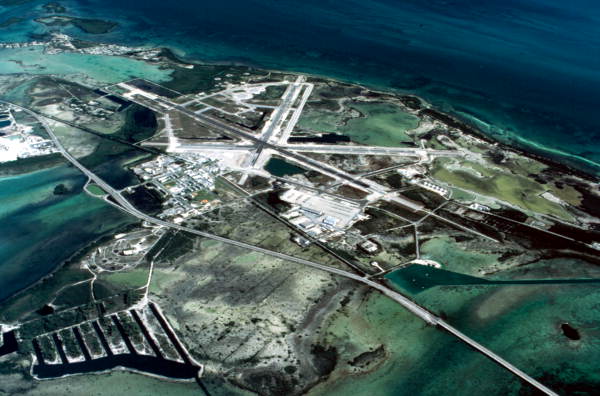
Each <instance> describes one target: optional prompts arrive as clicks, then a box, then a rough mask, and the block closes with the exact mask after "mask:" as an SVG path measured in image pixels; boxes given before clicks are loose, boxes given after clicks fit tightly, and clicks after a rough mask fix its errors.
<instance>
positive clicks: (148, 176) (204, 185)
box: [133, 153, 221, 222]
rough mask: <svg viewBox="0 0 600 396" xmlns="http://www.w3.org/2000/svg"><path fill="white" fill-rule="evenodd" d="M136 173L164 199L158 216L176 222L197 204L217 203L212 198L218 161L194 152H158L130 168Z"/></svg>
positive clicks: (190, 213)
mask: <svg viewBox="0 0 600 396" xmlns="http://www.w3.org/2000/svg"><path fill="white" fill-rule="evenodd" d="M133 171H134V172H135V174H136V175H137V177H138V178H139V179H140V180H141V181H143V182H145V183H146V184H148V185H151V186H152V187H153V188H154V189H155V190H156V191H158V192H159V193H160V194H161V195H162V197H163V198H164V199H165V201H164V203H163V206H164V208H165V209H164V210H163V211H162V212H161V214H160V215H159V217H161V218H174V221H175V222H182V221H183V220H184V219H186V218H188V217H191V216H194V215H197V214H198V213H199V209H200V208H204V209H206V207H207V206H210V205H215V204H218V203H219V202H218V200H215V199H212V198H213V196H212V194H211V191H212V190H213V189H214V179H215V176H217V175H218V174H219V173H220V172H221V169H220V167H219V165H218V162H216V161H213V160H209V159H207V158H206V157H204V156H201V155H199V154H195V153H186V154H182V155H180V156H178V157H171V156H164V155H161V156H159V157H158V158H156V159H154V160H152V161H148V162H144V163H143V164H141V165H138V166H136V167H134V168H133Z"/></svg>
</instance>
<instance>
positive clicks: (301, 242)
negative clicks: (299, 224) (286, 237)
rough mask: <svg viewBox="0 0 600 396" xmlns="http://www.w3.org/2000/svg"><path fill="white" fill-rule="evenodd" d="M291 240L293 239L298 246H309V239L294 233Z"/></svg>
mask: <svg viewBox="0 0 600 396" xmlns="http://www.w3.org/2000/svg"><path fill="white" fill-rule="evenodd" d="M292 241H294V242H295V243H296V244H298V246H300V247H303V248H305V247H308V246H310V241H309V240H308V239H306V238H304V237H303V236H300V235H295V236H294V237H293V238H292Z"/></svg>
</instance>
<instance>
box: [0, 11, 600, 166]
mask: <svg viewBox="0 0 600 396" xmlns="http://www.w3.org/2000/svg"><path fill="white" fill-rule="evenodd" d="M43 3H44V1H41V0H38V1H32V2H29V3H28V4H26V5H23V6H17V7H11V8H5V9H4V12H1V11H0V13H1V14H2V15H3V16H5V17H9V16H25V17H28V18H30V17H34V16H37V15H39V14H40V13H41V9H40V5H41V4H43ZM62 3H63V4H64V5H65V6H67V7H68V8H69V9H70V13H71V14H73V15H79V16H86V17H97V18H105V19H111V20H116V21H118V22H119V23H120V26H119V28H117V29H115V30H114V31H113V32H111V33H108V34H105V35H96V36H94V35H87V34H84V33H82V32H80V31H78V30H77V29H76V28H74V27H67V28H60V30H61V31H64V32H66V33H69V34H72V35H75V36H77V37H81V38H85V39H92V40H105V41H109V42H119V43H124V44H135V45H137V44H142V45H167V46H170V47H173V48H175V49H177V50H178V52H180V53H182V54H185V55H187V56H189V57H190V58H196V59H204V60H208V61H233V62H244V63H249V64H258V65H264V66H267V67H271V68H277V69H289V70H297V71H304V72H312V73H317V74H324V75H329V76H333V77H338V78H343V79H347V80H351V81H357V82H361V83H366V84H370V85H374V86H377V87H381V88H386V89H399V90H403V91H411V92H415V93H417V94H420V95H423V96H425V97H426V98H428V99H429V100H431V101H433V102H434V103H435V104H436V105H438V106H439V107H442V108H444V109H447V110H449V111H453V112H455V113H456V114H462V115H463V116H464V117H465V118H468V119H471V120H473V121H474V122H475V123H477V124H478V125H480V126H483V127H485V129H487V130H488V133H490V134H492V135H494V136H495V137H497V138H499V139H501V140H503V141H507V142H513V143H515V144H519V145H522V146H526V147H528V148H529V149H531V150H533V149H534V148H535V149H536V150H537V151H544V152H547V153H548V154H551V155H552V156H554V157H557V158H560V159H561V160H562V161H564V162H568V163H571V164H577V165H578V166H579V167H580V168H583V169H587V170H589V171H592V172H596V173H597V172H598V170H599V169H600V168H598V162H599V161H600V148H599V147H598V141H600V139H599V137H600V135H599V134H600V119H599V118H598V117H596V112H597V111H596V109H597V107H598V104H599V103H600V73H598V72H597V70H600V55H599V54H600V9H599V7H600V5H599V3H598V2H594V1H591V0H573V1H570V2H564V1H560V0H527V1H522V0H489V1H473V0H453V1H447V0H432V1H427V2H422V1H417V0H406V1H402V2H398V1H395V0H373V1H368V2H366V1H358V0H349V1H346V2H344V4H343V5H340V4H339V2H335V1H332V0H325V1H322V0H319V1H317V0H305V1H302V2H299V1H297V0H280V1H277V2H274V1H266V0H250V1H247V0H244V1H242V0H226V1H221V2H208V3H207V2H197V1H191V0H184V1H178V2H174V3H173V2H164V1H162V0H147V1H145V2H144V5H143V7H141V6H140V4H139V2H135V1H116V0H86V1H75V0H68V1H64V2H62ZM46 31H47V29H46V28H45V27H43V26H41V25H39V24H35V23H31V22H24V23H21V24H15V25H12V26H10V27H9V28H6V29H4V30H2V31H1V32H0V34H1V35H2V37H3V38H4V39H5V40H19V39H24V38H27V37H28V35H29V34H30V33H32V32H34V33H38V34H39V33H44V32H46Z"/></svg>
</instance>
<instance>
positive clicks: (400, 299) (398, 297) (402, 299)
mask: <svg viewBox="0 0 600 396" xmlns="http://www.w3.org/2000/svg"><path fill="white" fill-rule="evenodd" d="M0 102H1V101H0ZM1 103H6V102H1ZM6 104H9V105H13V106H14V107H18V108H21V109H22V110H24V111H26V112H27V113H29V114H31V115H32V116H34V117H35V118H36V119H37V120H39V122H40V123H41V124H42V125H43V127H44V128H45V129H46V131H47V132H48V135H49V136H50V137H51V139H52V141H53V142H54V144H55V145H56V147H57V149H58V150H59V151H60V152H61V153H62V155H63V156H64V157H65V158H66V159H67V160H68V161H69V162H71V163H72V164H73V165H74V166H75V167H77V168H78V169H79V170H80V171H81V172H82V173H84V174H85V175H86V176H88V177H89V178H90V179H91V180H93V181H94V182H95V183H96V184H97V185H98V186H100V187H101V188H102V189H103V190H104V191H105V192H106V193H107V194H108V195H110V196H111V197H112V198H113V199H114V201H115V203H116V205H115V203H113V202H111V201H109V200H107V202H109V203H111V204H113V205H115V206H117V207H118V208H120V209H121V210H123V211H125V212H127V213H129V214H131V215H132V216H135V217H137V218H139V219H140V220H144V221H147V222H149V223H152V224H156V225H161V226H164V227H169V228H171V229H176V230H180V231H184V232H188V233H191V234H194V235H198V236H201V237H205V238H208V239H212V240H215V241H219V242H222V243H226V244H230V245H233V246H237V247H240V248H244V249H248V250H252V251H256V252H259V253H262V254H265V255H268V256H272V257H275V258H278V259H281V260H285V261H290V262H294V263H298V264H302V265H306V266H308V267H311V268H315V269H318V270H321V271H326V272H328V273H331V274H334V275H338V276H343V277H346V278H349V279H352V280H355V281H357V282H359V283H362V284H364V285H366V286H368V287H370V288H373V289H375V290H378V291H379V292H381V293H382V294H384V295H385V296H387V297H389V298H391V299H392V300H394V301H395V302H397V303H398V304H400V305H402V306H403V307H404V308H405V309H407V310H408V311H409V312H411V313H413V314H414V315H416V316H417V317H419V318H420V319H421V320H423V321H424V322H426V323H427V324H429V325H432V326H436V327H438V328H440V329H443V330H445V331H447V332H448V333H450V334H451V335H453V336H455V337H456V338H458V339H459V340H460V341H462V342H464V343H465V344H467V345H469V346H470V347H472V348H473V349H475V350H477V351H478V352H480V353H481V354H483V355H485V356H486V357H488V358H490V359H491V360H493V361H494V362H496V363H497V364H499V365H500V366H502V367H504V368H506V369H507V370H509V371H510V372H512V373H513V374H514V375H516V376H518V377H519V378H521V379H522V380H523V381H525V382H527V383H528V384H530V385H531V386H533V387H535V388H536V389H538V390H539V391H541V392H543V393H544V394H546V395H551V396H558V395H557V393H555V392H554V391H552V390H551V389H549V388H548V387H546V386H545V385H543V384H542V383H540V382H538V381H537V380H535V379H534V378H532V377H530V376H529V375H527V374H526V373H525V372H523V371H521V370H520V369H519V368H517V367H516V366H514V365H512V364H511V363H509V362H508V361H506V360H505V359H503V358H502V357H501V356H499V355H497V354H495V353H494V352H492V351H491V350H489V349H488V348H486V347H484V346H483V345H481V344H479V343H478V342H477V341H475V340H473V339H472V338H470V337H468V336H467V335H465V334H464V333H462V332H461V331H459V330H458V329H456V328H455V327H453V326H451V325H450V324H449V323H447V322H445V321H444V320H442V319H441V318H439V317H438V316H436V315H434V314H433V313H431V312H429V311H428V310H427V309H425V308H424V307H421V306H420V305H418V304H417V303H415V302H414V301H412V300H410V299H409V298H408V297H406V296H404V295H402V294H400V293H398V292H396V291H394V290H391V289H390V288H388V287H386V286H384V285H383V284H380V283H378V282H375V281H373V280H371V279H369V278H367V277H364V276H361V275H357V274H355V273H352V272H349V271H344V270H341V269H337V268H333V267H329V266H326V265H323V264H319V263H315V262H313V261H309V260H305V259H302V258H298V257H294V256H290V255H287V254H284V253H279V252H275V251H271V250H268V249H264V248H261V247H258V246H254V245H250V244H248V243H244V242H239V241H235V240H232V239H229V238H225V237H221V236H218V235H214V234H210V233H206V232H203V231H199V230H195V229H193V228H189V227H186V226H182V225H179V224H175V223H170V222H167V221H164V220H161V219H157V218H154V217H152V216H148V215H146V214H145V213H143V212H141V211H139V210H138V209H137V208H135V207H134V206H133V205H132V204H131V203H130V202H129V201H128V200H127V199H125V198H124V197H123V196H122V195H121V193H120V192H119V191H117V190H115V189H113V188H112V187H111V186H110V185H109V184H108V183H106V182H105V181H104V180H103V179H102V178H100V177H99V176H97V175H96V174H95V173H93V172H92V171H90V170H89V169H87V168H86V167H85V166H84V165H82V164H81V163H80V162H79V161H78V160H77V159H76V158H75V157H73V156H72V155H71V154H70V153H69V152H68V151H67V150H66V149H65V148H64V146H63V145H62V143H61V142H60V140H59V139H58V138H57V137H56V135H55V134H54V131H53V130H52V128H51V127H50V125H48V123H47V122H46V120H45V119H44V118H43V117H44V116H41V117H40V116H39V115H38V114H37V113H35V112H33V111H30V110H29V109H26V108H23V107H20V106H18V105H14V104H12V103H6Z"/></svg>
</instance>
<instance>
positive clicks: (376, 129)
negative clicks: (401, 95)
mask: <svg viewBox="0 0 600 396" xmlns="http://www.w3.org/2000/svg"><path fill="white" fill-rule="evenodd" d="M350 107H351V108H353V109H355V110H357V111H358V112H360V113H361V114H362V115H363V116H364V117H359V118H353V119H351V120H349V121H348V123H347V125H346V126H345V127H343V128H341V129H340V131H339V132H340V133H342V134H344V135H346V136H349V137H350V138H351V139H352V140H353V141H355V142H357V143H363V144H367V145H373V146H390V147H395V146H403V145H405V144H407V143H408V144H409V145H413V139H412V138H411V137H410V136H408V135H407V134H406V131H407V130H411V129H414V128H416V127H418V126H419V118H418V117H416V116H414V115H412V114H410V113H407V112H405V111H403V110H402V109H401V108H400V107H398V106H395V105H393V104H389V103H360V102H357V103H353V104H352V105H350Z"/></svg>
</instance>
